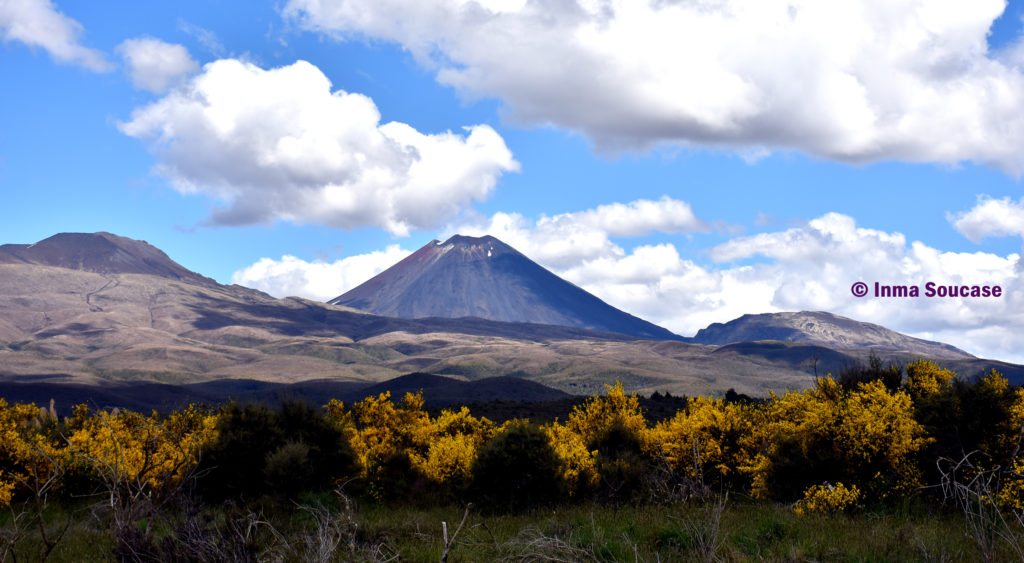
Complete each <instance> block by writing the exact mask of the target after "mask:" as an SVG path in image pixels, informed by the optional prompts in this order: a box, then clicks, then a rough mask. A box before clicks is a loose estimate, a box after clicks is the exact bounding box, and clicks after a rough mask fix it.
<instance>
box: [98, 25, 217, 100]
mask: <svg viewBox="0 0 1024 563" xmlns="http://www.w3.org/2000/svg"><path fill="white" fill-rule="evenodd" d="M117 52H118V53H120V54H121V57H123V58H124V60H125V63H127V64H128V74H129V76H131V79H132V84H134V85H135V87H136V88H141V89H143V90H148V91H150V92H153V93H155V94H161V93H163V92H166V91H167V90H169V89H170V88H171V87H173V86H176V85H178V84H180V83H181V82H182V81H183V80H184V79H185V78H187V77H188V76H189V75H191V74H194V73H195V72H196V71H197V70H199V65H198V64H197V63H196V61H195V60H193V59H192V56H191V55H189V53H188V49H186V48H185V47H184V46H182V45H178V44H175V43H165V42H163V41H160V40H159V39H154V38H152V37H140V38H137V39H127V40H125V41H124V42H122V43H121V44H120V45H118V47H117Z"/></svg>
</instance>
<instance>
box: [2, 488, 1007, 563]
mask: <svg viewBox="0 0 1024 563" xmlns="http://www.w3.org/2000/svg"><path fill="white" fill-rule="evenodd" d="M305 501H306V502H307V503H308V504H310V505H317V504H321V505H322V506H324V507H326V510H325V511H321V512H319V513H318V512H317V511H315V510H313V511H308V510H302V509H300V508H298V507H297V506H296V507H282V506H280V505H278V506H277V507H276V508H271V509H268V507H272V506H273V505H269V504H264V505H263V508H262V509H260V510H258V511H256V514H255V517H252V518H242V519H241V520H236V521H235V522H234V524H235V525H234V526H232V525H230V522H231V520H232V519H233V518H238V516H239V515H240V514H243V513H245V512H247V510H248V509H247V510H244V511H243V510H238V509H225V508H218V509H214V510H213V511H210V510H207V511H205V512H204V513H203V514H202V515H200V516H199V518H198V519H197V520H198V521H201V522H204V523H205V525H206V526H208V527H209V529H213V528H215V527H216V528H218V529H219V530H220V533H221V534H223V535H224V536H225V537H226V536H230V535H232V534H239V533H243V531H244V530H245V529H249V530H250V532H251V534H252V535H251V537H250V539H251V540H252V542H251V543H250V544H249V551H248V553H247V554H243V552H241V551H237V550H236V551H232V550H231V549H225V548H224V545H223V544H222V545H220V546H219V547H217V548H216V550H218V551H217V552H218V553H219V554H220V556H221V557H223V558H222V559H221V558H220V557H218V558H216V559H213V558H212V557H213V556H212V554H213V553H214V551H209V552H208V553H209V554H210V557H211V559H202V558H201V559H194V560H224V561H234V560H252V561H259V560H266V561H387V560H392V561H440V560H441V557H442V554H443V552H444V547H445V546H444V540H443V534H442V522H447V524H448V530H449V536H450V537H454V540H453V541H451V542H450V543H451V545H450V548H449V557H448V561H451V562H455V561H480V562H488V561H628V562H636V561H646V562H652V561H981V560H983V559H984V553H983V552H982V551H980V550H979V548H978V546H977V544H976V543H975V542H974V541H973V539H972V537H971V536H970V535H969V534H968V533H967V529H966V527H965V521H964V519H963V516H962V515H960V514H957V513H945V514H939V515H934V514H929V513H928V512H927V511H925V510H924V509H920V508H908V509H905V510H894V509H887V510H885V511H882V512H861V513H858V514H854V515H836V516H828V515H810V516H797V515H795V514H794V513H793V511H792V510H791V508H790V507H788V506H783V505H777V504H769V503H763V502H746V501H744V500H742V499H741V500H729V501H728V503H727V504H725V505H724V506H720V505H717V504H709V505H678V506H661V505H647V506H621V507H611V506H607V505H598V504H579V505H567V506H560V507H554V508H548V509H537V510H534V511H531V512H526V513H521V514H511V515H510V514H501V515H497V514H491V515H489V514H486V513H484V512H481V511H480V510H477V509H476V508H475V507H473V508H470V510H469V512H468V516H467V517H466V520H465V524H464V525H463V526H462V528H461V530H460V529H459V523H460V521H461V520H462V517H463V515H464V514H465V508H464V507H460V506H446V507H428V508H410V507H388V506H382V505H368V506H361V507H353V509H352V510H349V511H346V510H343V509H341V508H339V506H338V504H337V502H335V501H333V500H332V499H331V498H329V497H322V498H307V499H305ZM250 508H251V507H250ZM48 520H50V521H51V522H52V523H53V524H54V525H57V527H60V526H59V525H60V524H61V523H62V522H67V521H70V522H71V526H70V528H69V529H68V532H67V534H66V536H65V537H64V538H63V540H62V541H61V542H60V543H59V544H58V547H57V549H56V550H55V551H54V552H53V554H52V556H51V557H50V559H49V560H50V561H68V562H80V561H107V560H111V559H112V558H113V555H112V553H114V544H113V542H112V540H111V538H110V535H109V533H108V531H107V530H105V529H103V527H102V524H101V523H100V522H99V521H97V520H94V519H92V518H91V516H90V515H89V512H88V510H87V509H86V508H82V509H80V510H75V511H71V512H64V511H63V510H62V509H54V510H53V511H52V512H51V514H50V516H49V518H48ZM193 524H194V522H193ZM153 525H154V526H156V527H157V528H158V529H161V528H162V529H163V532H165V533H166V535H165V534H161V533H158V534H157V536H160V535H165V537H168V538H170V537H171V536H172V534H171V533H170V531H171V530H172V529H175V528H176V527H178V528H187V527H188V526H187V525H185V524H184V523H183V521H182V520H175V521H173V522H171V521H166V520H162V521H160V522H154V523H153ZM9 530H10V521H9V518H8V519H7V521H5V522H4V531H5V532H8V531H9ZM456 531H458V533H457V535H456ZM186 535H187V534H186ZM193 536H194V537H192V538H191V539H189V540H186V542H188V541H191V542H198V541H200V540H197V539H196V537H198V536H196V535H195V534H193ZM199 536H202V534H199ZM203 537H204V538H205V539H204V540H203V541H209V542H212V541H214V540H212V539H211V536H203ZM221 539H222V540H223V537H221ZM236 539H237V538H236ZM167 541H177V542H181V541H183V540H182V535H181V532H180V529H179V532H178V535H177V536H175V539H173V540H172V539H168V540H167ZM1017 541H1018V542H1019V541H1020V538H1017ZM228 543H230V542H228ZM236 544H237V542H236ZM211 545H212V544H211ZM239 545H240V544H239ZM39 547H40V546H39V543H38V540H36V539H35V535H33V534H29V536H28V537H26V539H24V540H23V541H21V542H19V543H18V544H17V546H16V560H17V561H33V560H37V559H38V555H37V554H38V549H39ZM194 547H195V546H192V547H187V546H184V545H183V546H182V548H181V549H180V550H179V551H177V552H176V553H179V554H181V557H185V555H184V554H188V553H193V552H190V551H189V549H192V548H194ZM236 547H237V545H236ZM164 553H165V554H166V552H164ZM243 555H245V556H244V557H243ZM989 555H990V556H991V560H994V561H1016V560H1019V555H1018V554H1017V553H1016V552H1015V551H1014V549H1013V548H1012V546H1010V545H1009V544H1008V543H1006V542H1001V543H999V545H998V547H997V548H996V550H995V551H993V552H991V553H990V554H989ZM249 556H251V558H249ZM7 559H8V560H14V559H12V558H11V557H8V558H7ZM139 560H147V556H146V554H145V553H144V552H140V554H139ZM183 560H184V559H183Z"/></svg>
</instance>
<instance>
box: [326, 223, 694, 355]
mask: <svg viewBox="0 0 1024 563" xmlns="http://www.w3.org/2000/svg"><path fill="white" fill-rule="evenodd" d="M331 303H332V304H335V305H345V306H349V307H354V308H356V309H362V310H364V311H369V312H371V313H374V314H377V315H384V316H389V317H401V318H409V319H415V318H424V317H447V318H461V317H479V318H483V319H490V320H495V321H503V322H527V323H539V324H548V325H560V326H569V327H578V328H585V329H590V330H599V331H607V332H616V333H620V334H625V335H629V336H633V337H636V338H645V339H659V340H679V339H680V337H679V336H677V335H675V334H673V333H671V332H669V331H668V330H665V329H664V328H661V327H659V326H657V325H654V324H652V323H649V322H647V321H645V320H643V319H639V318H637V317H634V316H633V315H630V314H628V313H625V312H623V311H620V310H618V309H616V308H615V307H612V306H611V305H608V304H607V303H605V302H604V301H601V300H600V299H598V298H597V297H595V296H593V295H591V294H590V293H587V292H586V291H584V290H582V289H580V288H579V287H577V286H575V285H573V284H571V283H569V282H567V281H565V280H563V279H561V278H559V277H558V276H556V275H555V274H552V273H551V272H549V271H547V270H545V269H544V268H542V267H541V266H540V265H538V264H537V263H535V262H533V261H532V260H530V259H529V258H527V257H526V256H523V255H522V254H520V253H519V252H518V251H516V250H515V249H514V248H512V247H511V246H508V245H507V244H505V243H503V242H501V241H500V240H498V239H496V238H494V237H491V236H484V237H479V238H475V237H465V236H460V235H456V236H453V237H452V238H450V239H448V240H447V241H445V242H443V243H442V242H438V241H432V242H430V243H428V244H427V245H426V246H424V247H423V248H420V249H419V250H417V251H416V252H415V253H413V254H412V255H411V256H409V257H407V258H406V259H404V260H402V261H401V262H399V263H398V264H395V265H394V266H392V267H391V268H388V269H387V270H385V271H384V272H382V273H380V274H379V275H377V276H376V277H374V278H373V279H371V280H369V281H367V282H366V283H364V284H362V285H360V286H359V287H356V288H355V289H352V290H351V291H349V292H348V293H346V294H344V295H342V296H340V297H338V298H336V299H334V300H332V301H331Z"/></svg>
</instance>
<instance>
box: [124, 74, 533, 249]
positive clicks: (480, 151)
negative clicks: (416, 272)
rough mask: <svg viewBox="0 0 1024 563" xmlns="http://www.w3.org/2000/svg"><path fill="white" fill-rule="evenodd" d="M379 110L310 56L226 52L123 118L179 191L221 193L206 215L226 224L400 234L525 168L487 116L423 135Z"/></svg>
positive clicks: (434, 221)
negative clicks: (337, 83) (483, 121)
mask: <svg viewBox="0 0 1024 563" xmlns="http://www.w3.org/2000/svg"><path fill="white" fill-rule="evenodd" d="M380 117H381V116H380V112H379V111H378V109H377V107H376V105H375V104H374V103H373V100H371V99H370V98H368V97H366V96H363V95H361V94H355V93H348V92H344V91H341V90H336V91H332V90H331V83H330V81H329V80H328V79H327V77H326V76H324V74H323V73H322V72H321V71H320V69H318V68H317V67H315V66H313V65H312V64H310V63H307V62H304V61H298V62H296V63H294V64H291V65H288V66H283V67H279V68H273V69H269V70H266V69H262V68H259V67H257V66H255V65H253V64H250V63H246V62H242V61H239V60H234V59H222V60H218V61H215V62H212V63H209V64H207V65H205V66H204V67H203V70H202V72H201V73H200V74H198V75H197V76H195V77H194V78H192V79H191V80H190V81H189V82H188V83H187V84H185V85H184V86H183V87H181V88H177V89H174V90H172V91H171V92H170V93H168V94H167V95H166V96H164V97H163V98H161V99H159V100H157V101H156V102H154V103H152V104H149V105H147V106H144V107H141V108H138V109H136V110H135V111H134V112H133V113H132V117H131V119H130V120H129V121H126V122H124V123H121V124H120V128H121V131H122V132H124V133H125V134H126V135H129V136H131V137H135V138H137V139H141V140H143V141H146V142H148V144H149V147H150V149H151V151H152V152H153V153H154V154H155V155H156V157H157V159H158V161H159V163H158V165H157V168H156V170H157V172H158V173H160V174H162V175H164V176H165V177H167V178H168V179H169V180H170V181H171V183H172V185H173V186H174V187H175V188H176V189H177V190H179V191H181V192H182V193H186V194H203V195H207V196H211V197H213V198H216V199H218V200H220V201H222V202H223V203H224V204H225V207H222V208H220V209H217V210H216V211H215V212H214V213H213V215H212V217H211V222H212V223H214V224H220V225H242V224H254V223H268V222H273V221H277V220H285V221H292V222H296V223H317V224H322V225H328V226H332V227H338V228H353V227H359V226H378V227H383V228H385V229H387V230H388V231H390V232H392V233H394V234H397V235H405V234H407V233H408V232H409V231H410V230H411V229H418V228H428V227H434V226H437V225H438V224H440V223H442V222H443V221H445V220H448V219H450V218H451V217H452V216H453V215H455V214H456V213H458V212H459V211H461V210H463V209H465V208H466V207H467V206H469V205H471V204H472V203H473V202H475V201H480V200H483V199H485V198H486V197H487V196H488V195H489V194H490V192H491V190H492V188H493V187H494V186H495V184H496V182H497V181H498V178H499V177H500V176H501V174H503V173H505V172H509V171H515V170H518V168H519V164H518V163H517V162H516V161H515V159H514V158H513V156H512V153H511V151H509V149H508V147H507V146H506V145H505V142H504V140H503V139H502V138H501V136H500V135H499V134H498V133H497V132H496V131H494V129H492V128H491V127H489V126H487V125H475V126H471V127H466V128H465V130H464V131H463V132H460V133H453V132H445V133H438V134H428V133H422V132H420V131H417V130H416V129H414V128H413V127H411V126H409V125H407V124H404V123H399V122H394V121H392V122H389V123H384V124H381V123H380Z"/></svg>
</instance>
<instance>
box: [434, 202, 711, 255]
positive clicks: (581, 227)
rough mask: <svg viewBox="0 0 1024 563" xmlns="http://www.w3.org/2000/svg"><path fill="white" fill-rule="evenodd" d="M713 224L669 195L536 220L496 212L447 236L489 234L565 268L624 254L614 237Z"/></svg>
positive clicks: (689, 229) (684, 230)
mask: <svg viewBox="0 0 1024 563" xmlns="http://www.w3.org/2000/svg"><path fill="white" fill-rule="evenodd" d="M708 229H709V227H708V225H707V224H706V223H704V222H703V221H701V220H700V219H698V218H697V216H696V215H694V213H693V210H692V209H691V208H690V205H689V204H688V203H686V202H684V201H679V200H677V199H672V198H669V197H667V196H664V197H662V198H661V199H658V200H648V199H638V200H636V201H632V202H629V203H612V204H607V205H600V206H598V207H595V208H593V209H587V210H584V211H578V212H574V213H562V214H558V215H552V216H548V215H542V216H541V217H540V218H539V219H537V220H536V221H533V222H531V221H529V220H527V219H526V218H525V217H523V216H522V215H519V214H516V213H496V214H494V215H493V216H491V217H490V219H488V220H486V221H482V222H477V223H468V224H460V225H457V226H456V225H450V226H449V227H447V229H446V230H445V234H444V236H442V238H446V237H447V236H450V235H453V234H456V233H458V234H464V235H470V236H482V235H485V234H490V235H493V236H495V237H497V238H498V239H500V240H502V241H504V242H506V243H508V244H510V245H512V246H513V247H515V248H516V249H518V250H519V251H520V252H523V253H524V254H526V255H527V256H530V257H531V258H533V259H534V260H537V261H539V262H541V263H544V264H547V265H552V266H556V267H560V266H569V265H572V264H575V263H578V262H579V261H580V260H585V259H590V258H597V257H602V256H621V255H622V252H623V251H622V249H621V248H619V247H618V246H616V245H615V244H613V243H612V242H611V240H610V238H611V237H632V236H642V235H646V234H649V233H652V232H662V233H693V232H701V231H706V230H708Z"/></svg>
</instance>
